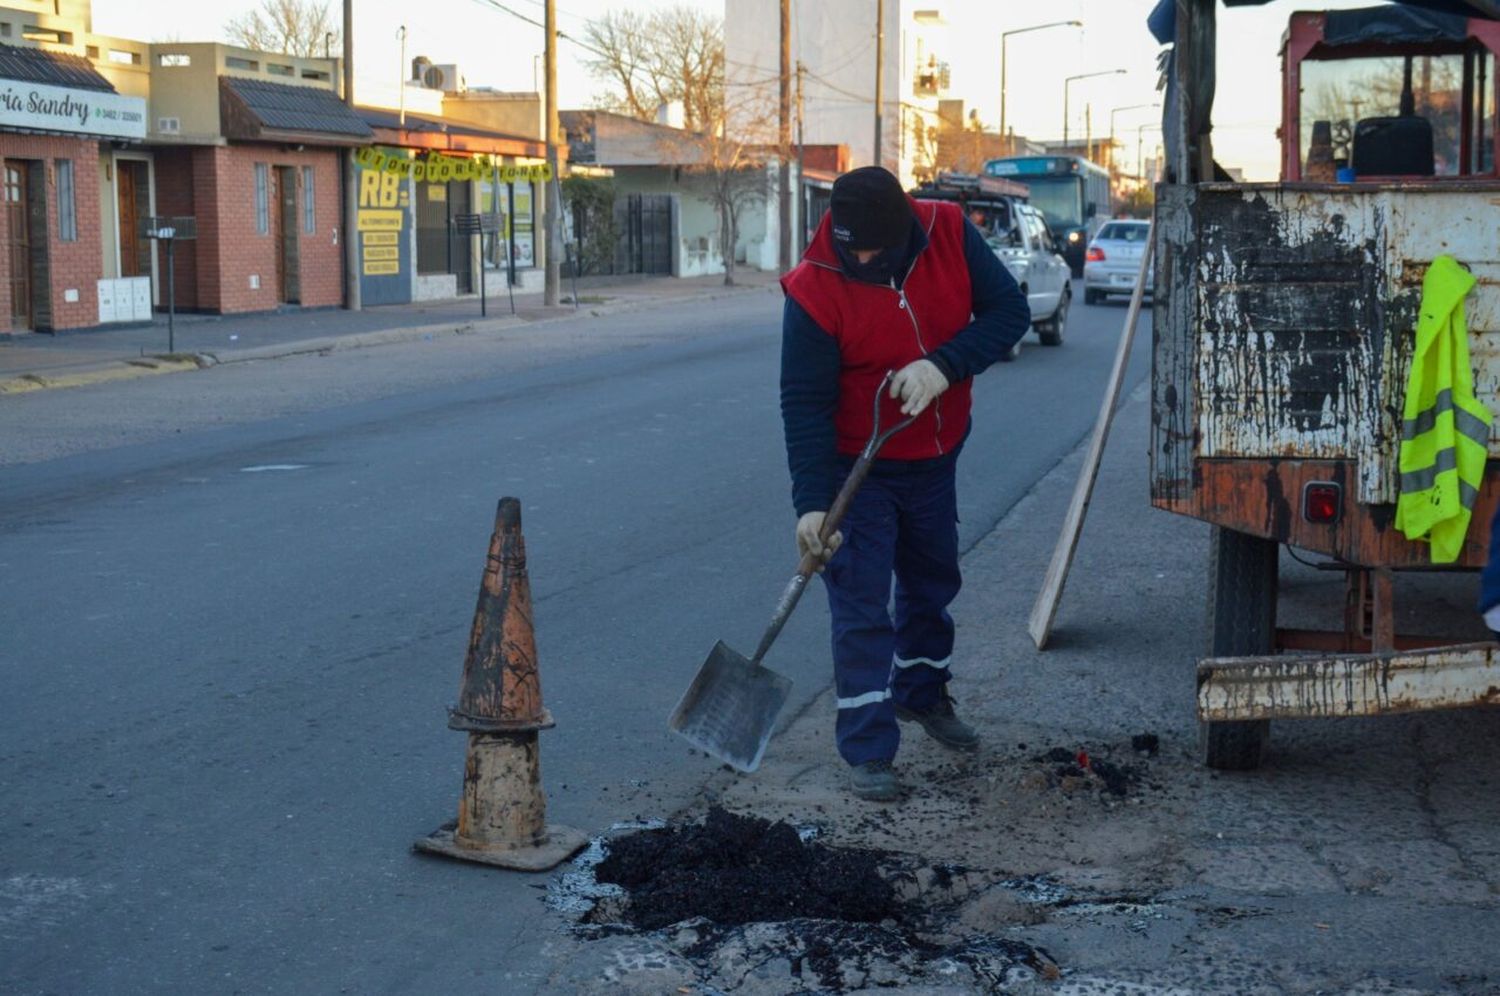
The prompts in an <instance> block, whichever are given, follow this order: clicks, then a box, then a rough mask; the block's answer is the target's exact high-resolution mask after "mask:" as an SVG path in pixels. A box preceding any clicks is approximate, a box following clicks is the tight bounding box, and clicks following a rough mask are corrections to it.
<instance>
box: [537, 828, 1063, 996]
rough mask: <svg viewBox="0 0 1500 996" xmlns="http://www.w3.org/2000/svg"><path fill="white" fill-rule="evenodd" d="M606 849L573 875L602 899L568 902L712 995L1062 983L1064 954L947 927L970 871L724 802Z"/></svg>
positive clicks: (585, 891) (587, 923)
mask: <svg viewBox="0 0 1500 996" xmlns="http://www.w3.org/2000/svg"><path fill="white" fill-rule="evenodd" d="M600 845H601V846H600V848H599V849H598V851H597V852H595V853H594V856H593V857H590V856H589V855H587V854H586V855H585V856H584V858H580V859H579V862H578V864H579V865H580V868H581V871H580V872H579V873H574V874H581V873H583V872H586V873H587V874H588V875H589V877H590V878H592V880H593V884H585V885H583V886H582V887H581V888H578V889H576V890H575V893H574V894H575V895H578V896H587V895H592V896H594V897H595V898H594V900H593V904H592V906H591V907H590V908H588V909H587V910H583V909H579V908H578V907H577V906H569V907H561V906H560V907H559V908H568V909H571V910H573V911H576V912H579V913H581V916H580V930H582V931H584V932H585V935H586V936H591V937H595V938H605V937H618V936H619V935H620V933H621V932H629V933H635V934H641V935H645V934H650V935H651V936H652V937H654V938H655V939H656V942H657V943H658V944H660V945H661V946H662V948H663V949H664V950H666V951H669V952H671V954H672V956H673V957H676V958H680V959H681V962H682V964H685V965H690V966H692V969H691V971H692V974H693V976H695V977H696V979H697V985H698V986H706V987H707V988H706V989H705V990H702V991H713V992H719V991H728V989H733V990H734V991H735V992H739V993H746V994H760V993H767V994H770V993H775V994H778V996H783V994H786V993H792V992H799V993H801V992H831V993H842V992H852V991H856V990H863V989H865V988H867V987H870V986H877V987H888V986H905V985H915V984H919V983H924V982H925V983H929V984H939V983H941V984H943V985H951V984H953V983H955V982H958V983H960V984H966V985H967V986H968V987H970V988H971V989H975V988H976V987H977V990H976V991H997V990H1001V989H1004V988H1006V987H1007V986H1009V985H1011V984H1013V983H1015V982H1016V981H1017V980H1018V979H1023V978H1024V979H1055V978H1057V977H1058V973H1059V970H1058V967H1057V965H1056V964H1055V963H1054V962H1053V960H1052V958H1051V957H1050V956H1049V955H1048V954H1047V953H1046V952H1045V951H1043V950H1041V949H1039V948H1035V947H1033V946H1031V945H1029V944H1026V943H1024V942H1023V941H1020V940H1014V939H1009V938H1000V937H995V936H990V935H988V934H976V933H972V932H960V933H954V932H951V931H950V930H948V929H947V927H948V926H951V924H950V923H949V921H951V920H953V919H954V916H953V914H954V912H955V910H956V907H957V905H958V896H959V892H958V891H956V890H959V888H960V885H959V879H961V878H963V876H964V875H965V874H966V872H965V870H964V869H962V868H957V867H954V866H926V865H921V864H920V863H914V859H913V858H912V857H911V856H903V855H897V854H894V853H889V852H884V851H879V850H872V849H867V848H844V847H835V846H833V845H830V844H825V843H823V842H821V841H819V840H818V839H816V835H815V833H814V832H812V831H810V830H802V831H799V830H798V829H797V828H796V827H793V826H791V825H790V824H787V823H783V822H771V821H768V820H764V819H760V818H757V817H754V816H749V815H745V814H738V813H731V812H728V811H727V810H724V809H722V808H719V807H714V808H712V809H710V810H709V812H708V814H707V816H706V817H705V818H704V820H703V822H701V823H693V824H681V825H668V826H653V827H646V828H642V829H636V830H634V831H633V832H629V833H622V834H619V835H616V836H611V837H606V838H605V839H603V840H602V841H601V842H600ZM586 859H587V860H586ZM582 866H587V867H586V868H583V867H582ZM749 966H753V970H749V969H748V968H747V967H749ZM747 971H748V974H747ZM683 991H690V990H683Z"/></svg>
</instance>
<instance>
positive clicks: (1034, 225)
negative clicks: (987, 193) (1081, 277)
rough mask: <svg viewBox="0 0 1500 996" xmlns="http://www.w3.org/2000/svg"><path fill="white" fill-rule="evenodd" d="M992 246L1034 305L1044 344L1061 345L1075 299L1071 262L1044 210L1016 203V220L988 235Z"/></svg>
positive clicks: (1033, 315) (1034, 321)
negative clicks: (1050, 228)
mask: <svg viewBox="0 0 1500 996" xmlns="http://www.w3.org/2000/svg"><path fill="white" fill-rule="evenodd" d="M989 243H990V246H991V247H992V248H993V249H994V250H995V255H996V256H998V257H999V258H1000V262H1002V263H1004V264H1005V268H1006V269H1007V270H1009V271H1010V275H1011V276H1012V277H1015V278H1016V283H1018V284H1020V285H1021V293H1023V294H1025V295H1026V301H1027V303H1028V304H1030V305H1031V324H1032V327H1033V328H1034V329H1036V334H1037V338H1038V339H1040V340H1041V341H1042V345H1044V346H1061V345H1062V341H1063V332H1064V330H1065V328H1066V326H1067V322H1068V305H1069V304H1070V303H1071V302H1072V299H1073V288H1072V284H1071V283H1070V282H1069V277H1070V276H1071V274H1070V273H1069V271H1068V264H1067V262H1066V261H1065V260H1064V259H1063V258H1062V256H1061V254H1059V253H1058V251H1057V246H1056V245H1055V244H1054V243H1053V241H1052V235H1051V233H1050V232H1048V231H1047V222H1046V219H1044V218H1043V217H1042V213H1041V212H1040V211H1038V210H1037V209H1036V208H1034V207H1031V206H1030V205H1029V204H1019V203H1018V204H1016V205H1015V208H1014V223H1013V224H1012V225H1011V226H1010V227H1009V228H1008V229H1006V230H1004V231H1002V232H998V233H996V234H994V235H991V236H990V237H989Z"/></svg>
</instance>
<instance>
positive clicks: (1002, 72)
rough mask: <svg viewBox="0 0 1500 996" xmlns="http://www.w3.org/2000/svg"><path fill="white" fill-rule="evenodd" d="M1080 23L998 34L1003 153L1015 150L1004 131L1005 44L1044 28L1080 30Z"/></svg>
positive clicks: (1029, 28)
mask: <svg viewBox="0 0 1500 996" xmlns="http://www.w3.org/2000/svg"><path fill="white" fill-rule="evenodd" d="M1081 27H1083V22H1082V21H1048V22H1047V23H1046V24H1033V25H1031V26H1030V27H1027V28H1016V29H1014V30H1013V31H1002V32H1000V139H1001V141H1003V142H1005V143H1006V145H1005V151H1006V152H1009V153H1011V154H1012V155H1014V154H1015V151H1016V150H1015V149H1012V148H1011V147H1010V140H1009V139H1007V138H1006V137H1005V136H1006V131H1005V97H1006V89H1005V42H1006V39H1008V38H1009V37H1010V36H1011V35H1024V34H1025V33H1026V32H1028V31H1042V30H1044V29H1046V28H1081Z"/></svg>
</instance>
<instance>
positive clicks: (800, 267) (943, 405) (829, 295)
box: [781, 200, 973, 460]
mask: <svg viewBox="0 0 1500 996" xmlns="http://www.w3.org/2000/svg"><path fill="white" fill-rule="evenodd" d="M911 205H912V210H913V211H915V212H916V216H917V221H918V222H919V223H920V224H921V225H922V227H923V228H925V229H926V230H927V239H928V244H927V248H926V249H923V250H922V251H921V252H920V253H918V254H917V258H916V261H915V262H914V263H913V264H912V267H911V270H910V272H909V273H908V274H907V277H906V281H905V283H904V284H902V287H901V290H900V291H897V290H896V289H895V288H892V287H882V286H879V285H876V284H871V283H867V282H865V281H860V280H851V279H850V278H849V277H848V276H846V275H845V274H844V271H843V267H842V266H840V264H839V259H838V254H837V253H836V252H835V250H834V246H833V235H832V232H831V221H830V218H829V216H828V215H826V214H825V215H824V216H823V221H822V223H821V224H820V225H819V226H818V232H817V234H816V235H815V236H813V241H812V244H811V245H810V246H808V247H807V252H805V253H804V254H803V256H802V262H801V263H799V264H797V266H796V267H795V268H794V269H793V270H792V271H791V272H790V273H788V274H787V275H786V276H784V277H782V278H781V287H782V290H784V291H785V292H786V294H787V295H788V296H789V297H790V298H791V299H792V300H793V301H796V302H797V303H798V304H799V305H801V306H802V309H803V310H804V311H806V312H807V313H808V315H810V316H811V317H812V320H813V321H815V322H817V323H818V325H819V326H820V327H821V328H822V329H823V330H824V331H825V332H827V333H828V334H829V335H831V336H833V337H834V339H836V340H837V341H838V344H839V353H840V355H841V356H842V357H843V365H842V368H841V370H840V371H839V404H838V409H837V411H836V413H835V415H834V428H835V430H836V432H837V434H838V451H839V452H840V453H844V454H849V455H855V454H858V453H859V451H860V450H862V449H864V446H865V442H866V440H868V439H869V437H870V428H871V426H870V408H871V401H872V400H873V397H874V394H875V392H876V391H877V390H879V388H880V384H881V381H883V380H884V379H885V375H886V372H887V371H890V370H900V369H901V368H902V367H904V366H906V365H907V364H908V363H911V362H913V361H915V360H920V359H921V358H922V357H924V356H926V355H927V354H928V353H930V352H932V351H933V350H934V349H937V348H938V347H939V346H941V345H942V344H943V343H945V342H947V341H948V340H949V339H952V338H953V337H954V336H955V335H957V334H958V333H959V332H960V331H962V330H963V329H964V327H965V326H967V325H968V324H969V320H970V319H971V318H972V317H973V315H972V312H971V310H970V308H971V303H972V294H971V291H970V285H969V263H968V259H967V258H966V257H965V255H964V219H963V214H962V212H961V211H960V210H959V208H958V205H956V204H948V203H945V202H942V201H917V200H913V201H911ZM972 384H973V381H972V379H970V380H962V381H959V382H958V383H957V384H954V385H952V386H951V387H949V388H948V390H946V391H944V392H943V393H942V395H941V396H939V397H938V399H937V400H936V401H934V402H933V403H932V404H931V405H929V406H928V407H927V410H926V411H924V412H923V413H922V414H921V416H920V417H918V419H917V421H916V422H915V423H913V424H912V425H911V426H909V427H908V428H906V429H905V430H903V431H901V432H899V433H897V434H896V435H895V436H893V437H892V438H891V440H890V442H888V443H886V444H885V448H884V449H882V450H881V451H880V457H881V458H882V459H885V460H925V459H930V458H932V457H937V456H942V455H943V454H944V453H948V452H951V451H952V450H953V449H954V448H955V447H957V446H958V445H959V444H960V443H961V442H963V438H964V433H965V432H966V431H967V429H968V425H969V408H970V405H971V400H970V389H971V387H972ZM880 404H881V408H880V424H881V426H882V428H888V427H890V426H892V425H895V424H896V422H898V421H899V420H900V419H901V418H902V415H901V406H900V404H899V403H898V402H895V401H892V400H890V398H888V397H886V398H882V399H881V402H880Z"/></svg>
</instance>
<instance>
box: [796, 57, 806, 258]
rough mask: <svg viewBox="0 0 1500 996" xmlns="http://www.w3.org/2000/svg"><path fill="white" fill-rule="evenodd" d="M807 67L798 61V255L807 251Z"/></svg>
mask: <svg viewBox="0 0 1500 996" xmlns="http://www.w3.org/2000/svg"><path fill="white" fill-rule="evenodd" d="M805 72H807V67H806V66H804V65H803V64H802V60H800V59H798V60H797V253H798V255H801V254H802V253H804V252H806V251H807V158H806V155H805V149H804V148H803V145H802V74H803V73H805Z"/></svg>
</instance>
